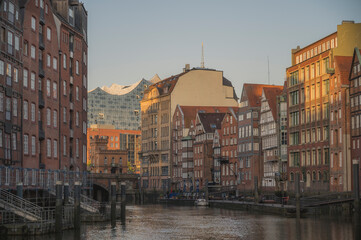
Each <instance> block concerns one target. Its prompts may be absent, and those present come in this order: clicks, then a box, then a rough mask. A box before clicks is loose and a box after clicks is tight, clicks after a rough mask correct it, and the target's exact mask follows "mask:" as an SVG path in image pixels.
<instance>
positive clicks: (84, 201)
mask: <svg viewBox="0 0 361 240" xmlns="http://www.w3.org/2000/svg"><path fill="white" fill-rule="evenodd" d="M73 196H74V193H73V192H70V196H69V202H70V203H73V204H74V197H73ZM99 207H100V203H99V202H98V201H96V200H93V199H91V198H88V197H87V196H85V195H83V194H80V208H82V209H84V210H86V211H88V212H91V213H99Z"/></svg>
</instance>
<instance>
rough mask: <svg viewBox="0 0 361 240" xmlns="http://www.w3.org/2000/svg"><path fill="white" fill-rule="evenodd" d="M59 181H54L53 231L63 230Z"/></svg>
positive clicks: (61, 192) (60, 183) (61, 196)
mask: <svg viewBox="0 0 361 240" xmlns="http://www.w3.org/2000/svg"><path fill="white" fill-rule="evenodd" d="M62 184H63V183H62V182H61V181H57V182H56V183H55V193H56V202H55V232H57V233H61V232H62V230H63V186H62Z"/></svg>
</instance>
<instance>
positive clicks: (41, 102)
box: [39, 90, 45, 108]
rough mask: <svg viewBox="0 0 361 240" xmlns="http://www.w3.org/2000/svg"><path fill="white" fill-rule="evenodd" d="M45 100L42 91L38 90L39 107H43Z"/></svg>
mask: <svg viewBox="0 0 361 240" xmlns="http://www.w3.org/2000/svg"><path fill="white" fill-rule="evenodd" d="M44 106H45V101H44V97H43V91H41V90H39V108H44Z"/></svg>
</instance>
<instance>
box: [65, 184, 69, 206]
mask: <svg viewBox="0 0 361 240" xmlns="http://www.w3.org/2000/svg"><path fill="white" fill-rule="evenodd" d="M68 203H69V183H64V204H68Z"/></svg>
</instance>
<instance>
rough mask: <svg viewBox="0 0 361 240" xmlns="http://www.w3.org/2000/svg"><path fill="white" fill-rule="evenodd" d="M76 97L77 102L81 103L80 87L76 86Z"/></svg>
mask: <svg viewBox="0 0 361 240" xmlns="http://www.w3.org/2000/svg"><path fill="white" fill-rule="evenodd" d="M75 96H76V100H77V101H79V87H78V86H76V88H75Z"/></svg>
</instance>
